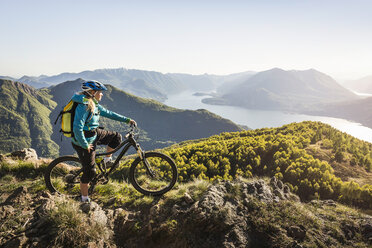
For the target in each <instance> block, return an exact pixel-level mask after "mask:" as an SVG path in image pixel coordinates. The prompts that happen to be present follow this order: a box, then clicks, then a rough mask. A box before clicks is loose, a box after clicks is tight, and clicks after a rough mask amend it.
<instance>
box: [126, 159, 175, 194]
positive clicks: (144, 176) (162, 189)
mask: <svg viewBox="0 0 372 248" xmlns="http://www.w3.org/2000/svg"><path fill="white" fill-rule="evenodd" d="M129 177H130V180H131V182H132V184H133V187H134V188H135V189H136V190H138V191H139V192H141V193H142V194H144V195H152V196H157V195H162V194H164V193H166V192H168V191H169V190H171V189H172V188H173V186H174V185H175V183H176V182H177V177H178V173H177V167H176V164H175V163H174V161H173V160H172V159H171V158H170V157H168V156H167V155H165V154H163V153H160V152H146V153H145V156H144V158H143V159H141V158H139V157H138V158H137V159H136V160H134V162H133V163H132V165H131V167H130V171H129Z"/></svg>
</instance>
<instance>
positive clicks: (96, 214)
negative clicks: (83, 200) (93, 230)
mask: <svg viewBox="0 0 372 248" xmlns="http://www.w3.org/2000/svg"><path fill="white" fill-rule="evenodd" d="M88 219H89V220H92V221H94V222H96V223H99V224H100V225H102V226H105V225H106V224H107V222H108V219H107V216H106V213H105V211H103V209H102V208H101V207H100V206H99V205H98V204H97V203H95V202H91V203H90V212H89V218H88Z"/></svg>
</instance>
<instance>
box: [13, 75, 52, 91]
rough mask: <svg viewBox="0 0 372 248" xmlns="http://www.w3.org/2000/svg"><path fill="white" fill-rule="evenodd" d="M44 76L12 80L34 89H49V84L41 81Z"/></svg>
mask: <svg viewBox="0 0 372 248" xmlns="http://www.w3.org/2000/svg"><path fill="white" fill-rule="evenodd" d="M44 78H45V76H39V77H29V76H23V77H21V78H20V79H17V80H13V81H17V82H20V83H24V84H28V85H30V86H32V87H34V88H36V89H39V88H44V87H49V86H50V85H51V84H49V83H46V82H45V81H44V80H43V79H44Z"/></svg>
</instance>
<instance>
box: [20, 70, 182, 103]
mask: <svg viewBox="0 0 372 248" xmlns="http://www.w3.org/2000/svg"><path fill="white" fill-rule="evenodd" d="M77 78H84V79H85V80H98V81H100V82H102V83H104V84H111V85H113V86H115V87H118V88H121V89H125V90H126V91H127V92H130V93H132V94H135V95H138V96H142V97H150V98H153V99H156V100H159V101H163V100H165V99H166V96H167V95H168V94H172V93H176V92H179V91H180V90H183V89H184V87H183V85H182V84H181V83H180V82H177V81H175V80H173V79H172V78H171V77H169V76H167V75H165V74H162V73H160V72H155V71H142V70H130V69H125V68H118V69H98V70H94V71H83V72H79V73H61V74H58V75H54V76H49V77H48V76H44V75H43V76H40V77H22V78H21V79H19V80H18V81H23V82H25V83H27V82H29V83H30V84H31V85H35V86H36V87H37V88H39V87H41V86H48V85H55V84H59V83H62V82H65V81H70V80H76V79H77Z"/></svg>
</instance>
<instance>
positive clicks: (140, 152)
mask: <svg viewBox="0 0 372 248" xmlns="http://www.w3.org/2000/svg"><path fill="white" fill-rule="evenodd" d="M126 136H127V137H126V140H124V141H123V142H121V143H120V145H118V147H116V148H115V149H114V150H113V151H111V152H105V153H97V154H96V157H101V156H105V155H110V154H114V153H116V152H117V151H119V150H120V149H121V148H122V147H123V146H124V148H123V150H122V151H121V152H120V154H119V156H118V157H117V158H116V159H115V161H114V164H113V166H111V168H110V169H109V171H108V172H107V173H106V175H109V174H110V173H111V172H112V171H113V170H115V169H116V167H117V165H118V164H119V161H120V160H121V158H122V157H123V156H124V155H125V154H126V153H127V151H128V150H129V148H130V147H131V146H133V147H134V149H135V150H136V151H137V153H138V155H139V156H140V158H141V159H143V158H144V151H143V150H142V149H141V147H140V145H139V144H138V143H137V141H136V140H135V139H134V137H133V136H134V135H133V133H128V134H127V135H126ZM145 164H146V167H147V170H148V171H149V172H150V174H152V170H151V169H150V168H149V166H148V164H147V161H146V160H145ZM100 169H101V168H100ZM101 171H102V169H101ZM102 172H103V171H102Z"/></svg>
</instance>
